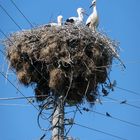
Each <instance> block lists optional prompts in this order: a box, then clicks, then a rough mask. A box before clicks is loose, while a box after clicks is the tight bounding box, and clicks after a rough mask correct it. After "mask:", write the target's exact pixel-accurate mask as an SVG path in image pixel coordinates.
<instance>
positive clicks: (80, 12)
mask: <svg viewBox="0 0 140 140" xmlns="http://www.w3.org/2000/svg"><path fill="white" fill-rule="evenodd" d="M77 13H78V14H85V10H84V9H83V8H78V9H77Z"/></svg>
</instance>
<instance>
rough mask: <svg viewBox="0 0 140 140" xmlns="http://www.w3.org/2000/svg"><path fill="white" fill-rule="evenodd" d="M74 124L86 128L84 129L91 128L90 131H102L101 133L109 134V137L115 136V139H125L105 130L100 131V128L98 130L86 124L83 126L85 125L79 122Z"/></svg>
mask: <svg viewBox="0 0 140 140" xmlns="http://www.w3.org/2000/svg"><path fill="white" fill-rule="evenodd" d="M74 125H77V126H80V127H83V128H86V129H88V130H91V131H96V132H99V133H102V134H105V135H108V136H111V137H114V138H117V139H120V140H127V139H125V138H122V137H120V136H117V135H114V134H111V133H108V132H105V131H102V130H98V129H95V128H91V127H88V126H85V125H82V124H79V123H74Z"/></svg>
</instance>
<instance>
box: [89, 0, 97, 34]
mask: <svg viewBox="0 0 140 140" xmlns="http://www.w3.org/2000/svg"><path fill="white" fill-rule="evenodd" d="M91 7H93V12H92V13H91V15H90V16H89V17H88V19H87V21H86V26H88V27H89V28H91V29H93V31H95V30H96V28H97V27H98V24H99V19H98V13H97V10H96V0H93V1H92V4H91V6H90V8H91Z"/></svg>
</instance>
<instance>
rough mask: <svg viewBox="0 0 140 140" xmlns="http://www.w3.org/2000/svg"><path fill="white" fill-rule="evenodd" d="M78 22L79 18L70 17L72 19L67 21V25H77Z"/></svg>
mask: <svg viewBox="0 0 140 140" xmlns="http://www.w3.org/2000/svg"><path fill="white" fill-rule="evenodd" d="M77 20H78V18H77V17H70V18H68V19H67V20H66V22H65V24H66V25H67V24H69V23H76V22H77Z"/></svg>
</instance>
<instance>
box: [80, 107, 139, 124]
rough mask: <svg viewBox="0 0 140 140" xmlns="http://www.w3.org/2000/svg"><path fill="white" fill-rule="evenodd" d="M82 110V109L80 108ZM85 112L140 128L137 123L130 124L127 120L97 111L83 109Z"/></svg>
mask: <svg viewBox="0 0 140 140" xmlns="http://www.w3.org/2000/svg"><path fill="white" fill-rule="evenodd" d="M80 108H81V107H80ZM81 109H82V110H83V111H86V112H92V113H96V114H98V115H101V116H104V117H107V118H111V119H114V120H117V121H120V122H123V123H126V124H129V125H132V126H136V127H140V125H139V124H135V123H132V122H129V121H126V120H122V119H120V118H117V117H114V116H112V115H111V116H110V117H109V116H107V115H106V114H104V113H101V112H97V111H93V110H90V109H88V108H81Z"/></svg>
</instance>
